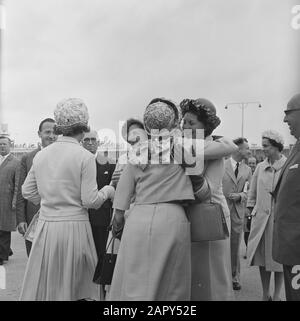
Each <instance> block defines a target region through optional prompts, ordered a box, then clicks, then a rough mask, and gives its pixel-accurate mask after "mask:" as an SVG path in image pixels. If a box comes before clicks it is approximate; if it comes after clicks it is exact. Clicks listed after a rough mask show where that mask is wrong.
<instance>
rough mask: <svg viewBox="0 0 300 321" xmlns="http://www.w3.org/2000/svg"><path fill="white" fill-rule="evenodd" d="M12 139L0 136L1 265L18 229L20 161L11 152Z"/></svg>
mask: <svg viewBox="0 0 300 321" xmlns="http://www.w3.org/2000/svg"><path fill="white" fill-rule="evenodd" d="M10 148H11V140H10V139H9V137H7V136H0V182H1V184H0V265H2V264H3V262H4V261H7V260H8V257H9V255H10V254H12V252H11V249H10V243H11V232H12V231H15V229H16V222H17V218H16V205H17V193H18V187H19V176H20V161H19V160H18V159H17V158H15V157H14V156H13V155H11V154H10Z"/></svg>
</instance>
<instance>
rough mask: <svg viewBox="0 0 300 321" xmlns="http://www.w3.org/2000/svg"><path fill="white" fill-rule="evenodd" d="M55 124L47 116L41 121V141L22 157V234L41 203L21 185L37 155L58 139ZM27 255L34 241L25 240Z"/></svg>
mask: <svg viewBox="0 0 300 321" xmlns="http://www.w3.org/2000/svg"><path fill="white" fill-rule="evenodd" d="M54 125H55V121H54V119H52V118H46V119H44V120H42V121H41V123H40V125H39V130H38V136H39V137H40V139H41V142H40V144H39V146H38V148H36V149H35V150H33V151H32V152H29V153H27V154H25V155H24V156H23V157H22V159H21V169H20V184H19V186H20V187H19V193H18V200H17V224H18V231H19V233H20V234H22V235H24V234H25V232H26V230H27V227H28V226H29V224H30V222H31V221H32V219H33V216H34V215H35V214H36V213H37V212H38V210H39V209H40V205H35V204H33V203H32V202H30V201H28V200H26V199H25V198H24V197H23V196H22V193H21V187H22V185H23V184H24V181H25V179H26V176H27V174H28V173H29V171H30V168H31V166H32V161H33V159H34V157H35V155H36V154H37V153H38V152H39V151H41V150H42V149H43V148H46V147H47V146H49V145H50V144H52V143H53V142H55V141H56V139H57V135H55V134H54ZM25 245H26V252H27V256H29V254H30V250H31V245H32V242H30V241H28V240H25Z"/></svg>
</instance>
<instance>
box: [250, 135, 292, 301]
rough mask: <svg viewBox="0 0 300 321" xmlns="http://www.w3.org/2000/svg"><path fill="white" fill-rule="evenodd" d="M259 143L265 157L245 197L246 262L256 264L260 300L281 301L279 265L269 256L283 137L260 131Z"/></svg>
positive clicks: (282, 164) (280, 272)
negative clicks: (248, 218) (248, 219)
mask: <svg viewBox="0 0 300 321" xmlns="http://www.w3.org/2000/svg"><path fill="white" fill-rule="evenodd" d="M262 146H263V149H264V153H265V155H266V159H265V160H264V161H263V162H261V163H259V164H258V165H257V168H256V170H255V172H254V175H253V178H252V182H251V185H250V190H249V192H248V200H247V216H250V215H251V216H252V224H251V225H252V226H251V231H250V235H249V242H248V251H247V255H248V263H249V265H254V266H259V271H260V277H261V283H262V289H263V296H262V300H263V301H268V300H274V301H279V300H280V297H279V295H280V291H281V288H282V284H283V273H282V272H283V269H282V265H281V264H279V263H277V262H275V261H274V260H273V258H272V242H273V224H274V203H273V199H272V196H271V192H272V191H273V190H274V188H275V186H276V184H277V181H278V178H279V176H280V172H281V169H282V167H283V166H284V163H285V161H286V157H285V156H284V155H282V150H283V146H284V142H283V138H282V136H281V135H280V134H279V133H277V132H276V131H272V130H268V131H266V132H264V133H263V134H262ZM272 272H274V282H275V286H274V296H273V298H272V296H271V295H270V279H271V273H272Z"/></svg>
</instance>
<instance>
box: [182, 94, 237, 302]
mask: <svg viewBox="0 0 300 321" xmlns="http://www.w3.org/2000/svg"><path fill="white" fill-rule="evenodd" d="M180 107H181V111H182V115H183V129H192V131H193V136H194V137H195V135H196V130H198V129H199V130H200V129H202V130H204V137H205V142H206V144H209V143H212V142H213V137H212V136H211V134H212V132H213V130H214V129H215V128H216V127H217V126H218V125H219V124H220V122H221V121H220V119H219V118H218V117H217V115H216V109H215V106H214V105H213V104H212V103H211V102H210V101H208V100H206V99H202V98H199V99H196V100H193V99H185V100H183V101H182V102H181V103H180ZM236 148H237V147H236V146H235V147H233V148H231V150H229V153H228V154H230V153H232V152H234V151H235V150H236ZM228 154H227V155H225V154H224V155H221V156H220V157H219V159H216V160H207V161H205V167H204V168H205V170H204V176H205V178H206V180H207V182H208V185H209V187H210V189H211V200H212V201H213V202H215V203H219V204H221V206H222V209H223V212H224V215H225V218H226V223H227V227H228V231H230V212H229V209H228V205H227V202H226V199H225V196H224V194H223V189H222V179H223V176H224V159H223V158H222V157H223V156H228ZM191 253H192V289H191V300H193V301H230V300H234V294H233V290H232V276H231V256H230V238H227V239H225V240H219V241H202V242H192V248H191Z"/></svg>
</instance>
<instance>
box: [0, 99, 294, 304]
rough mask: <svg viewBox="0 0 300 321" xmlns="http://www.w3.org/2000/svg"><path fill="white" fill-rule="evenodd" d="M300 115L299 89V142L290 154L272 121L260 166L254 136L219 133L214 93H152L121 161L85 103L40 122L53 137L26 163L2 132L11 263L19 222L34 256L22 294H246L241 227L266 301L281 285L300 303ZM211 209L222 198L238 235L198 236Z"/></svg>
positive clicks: (290, 114) (0, 231) (69, 104)
mask: <svg viewBox="0 0 300 321" xmlns="http://www.w3.org/2000/svg"><path fill="white" fill-rule="evenodd" d="M299 111H300V94H297V95H295V96H294V97H292V98H291V100H290V101H289V102H288V104H287V109H286V110H285V111H284V112H285V117H284V122H286V123H287V124H288V125H289V128H290V132H291V135H293V136H294V137H295V138H296V139H297V142H296V144H295V145H294V147H293V149H292V150H291V152H290V154H289V156H288V157H287V158H286V157H285V156H284V155H283V154H282V151H283V148H284V140H283V138H282V135H281V134H280V133H278V132H277V131H275V130H266V131H264V132H263V133H262V135H261V139H262V147H263V150H264V153H265V159H264V160H263V161H261V162H257V159H256V158H255V157H253V156H252V155H251V151H250V149H249V144H248V141H247V139H246V138H245V137H240V138H236V139H230V138H225V137H221V136H215V135H214V131H215V129H216V128H217V127H218V126H219V124H220V123H221V120H220V118H219V117H218V116H217V110H216V108H215V106H214V104H213V103H212V102H211V101H209V100H207V99H203V98H199V99H184V100H183V101H182V102H181V103H180V104H179V105H178V106H177V105H176V104H174V103H173V102H172V101H170V100H167V99H163V98H156V99H153V100H152V101H151V102H150V103H149V104H148V105H147V106H146V108H145V111H144V114H143V115H141V116H142V119H143V120H142V121H141V120H138V119H133V118H130V119H128V120H127V121H126V122H125V124H124V126H123V128H122V135H123V137H124V139H125V140H126V141H127V143H128V152H127V153H125V154H124V155H122V156H120V158H119V159H118V161H117V163H116V164H115V162H114V161H112V160H110V159H109V158H107V157H104V156H103V155H101V154H100V153H98V147H99V137H98V134H97V132H96V131H95V130H92V129H90V128H89V125H88V121H89V114H88V109H87V107H86V105H85V104H84V102H83V101H82V100H81V99H77V98H70V99H65V100H63V101H61V102H59V103H58V104H57V107H56V109H55V111H54V117H53V118H46V119H44V120H43V121H42V122H41V123H40V126H39V128H38V135H39V137H40V140H41V144H40V146H39V147H38V148H37V149H36V150H34V151H32V152H30V153H28V154H25V155H24V156H23V157H22V159H21V161H19V160H17V159H16V158H15V157H14V156H12V155H11V153H10V146H11V141H10V138H9V137H7V136H1V137H0V181H1V187H0V198H1V202H0V265H2V264H4V262H5V261H7V260H8V259H9V256H10V255H12V254H13V252H12V250H11V232H12V231H14V230H15V229H16V228H17V230H18V231H19V233H20V234H22V235H23V236H24V238H25V247H26V251H27V255H28V262H27V266H26V271H25V275H24V280H23V285H22V290H21V294H20V300H29V301H31V300H50V301H51V300H113V301H119V300H120V301H136V300H139V301H142V300H148V301H164V300H170V301H190V300H192V301H217V300H218V301H230V300H234V298H235V296H234V291H239V290H241V288H242V286H243V284H242V283H243V282H242V279H243V276H242V275H241V269H240V266H241V264H240V259H241V253H240V248H241V242H242V239H243V236H244V241H245V244H246V247H247V250H246V254H245V258H247V262H248V265H249V266H257V267H258V271H259V274H260V279H261V285H262V297H261V298H262V300H263V301H272V300H273V301H280V300H282V299H283V298H282V297H281V293H282V287H283V284H284V285H285V294H286V299H287V300H300V283H299V280H300V247H299V240H300V216H299V211H300V209H299V208H300V203H299V199H300V184H299V176H300V172H299V171H300V167H299V166H298V165H299V162H300V149H299V146H300V145H299V139H300V112H299ZM186 133H188V135H187V137H186ZM199 133H201V135H200V136H199ZM186 142H191V144H186ZM197 146H202V148H200V149H199V148H197ZM178 155H179V156H180V157H178ZM199 164H200V166H198V165H199ZM203 204H206V205H208V204H217V205H218V207H215V208H218V209H219V210H218V213H219V212H220V213H221V217H222V226H223V228H224V231H225V230H226V231H228V234H227V236H226V237H219V238H216V237H213V233H212V234H211V238H210V234H209V233H206V238H203V239H201V238H200V239H195V238H194V237H192V235H191V224H195V223H192V220H191V217H190V216H189V213H190V208H191V207H192V206H193V208H196V209H199V213H198V214H199V216H201V215H202V216H203V217H204V216H205V214H207V213H205V209H210V210H211V207H209V206H203ZM198 214H197V215H198ZM213 214H216V213H213ZM206 216H207V215H206ZM202 222H204V221H203V220H202ZM206 222H207V223H206V224H207V226H205V228H207V230H208V231H213V230H214V229H215V225H211V224H212V223H210V222H211V221H209V220H207V221H206ZM193 229H194V230H197V226H196V227H195V226H193ZM207 234H208V237H207ZM115 242H116V243H117V248H115V249H114V251H112V252H113V253H109V251H111V249H112V246H111V245H112V244H114V243H115ZM113 247H114V246H113ZM109 248H110V250H109ZM108 256H109V257H110V258H113V257H114V258H115V260H114V261H113V262H112V261H107V257H108ZM108 263H110V264H108ZM107 269H109V272H110V273H111V278H110V280H108V281H107V280H106V281H103V279H104V277H103V274H104V272H107ZM272 272H274V293H271V292H270V289H271V287H270V280H271V274H272Z"/></svg>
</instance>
